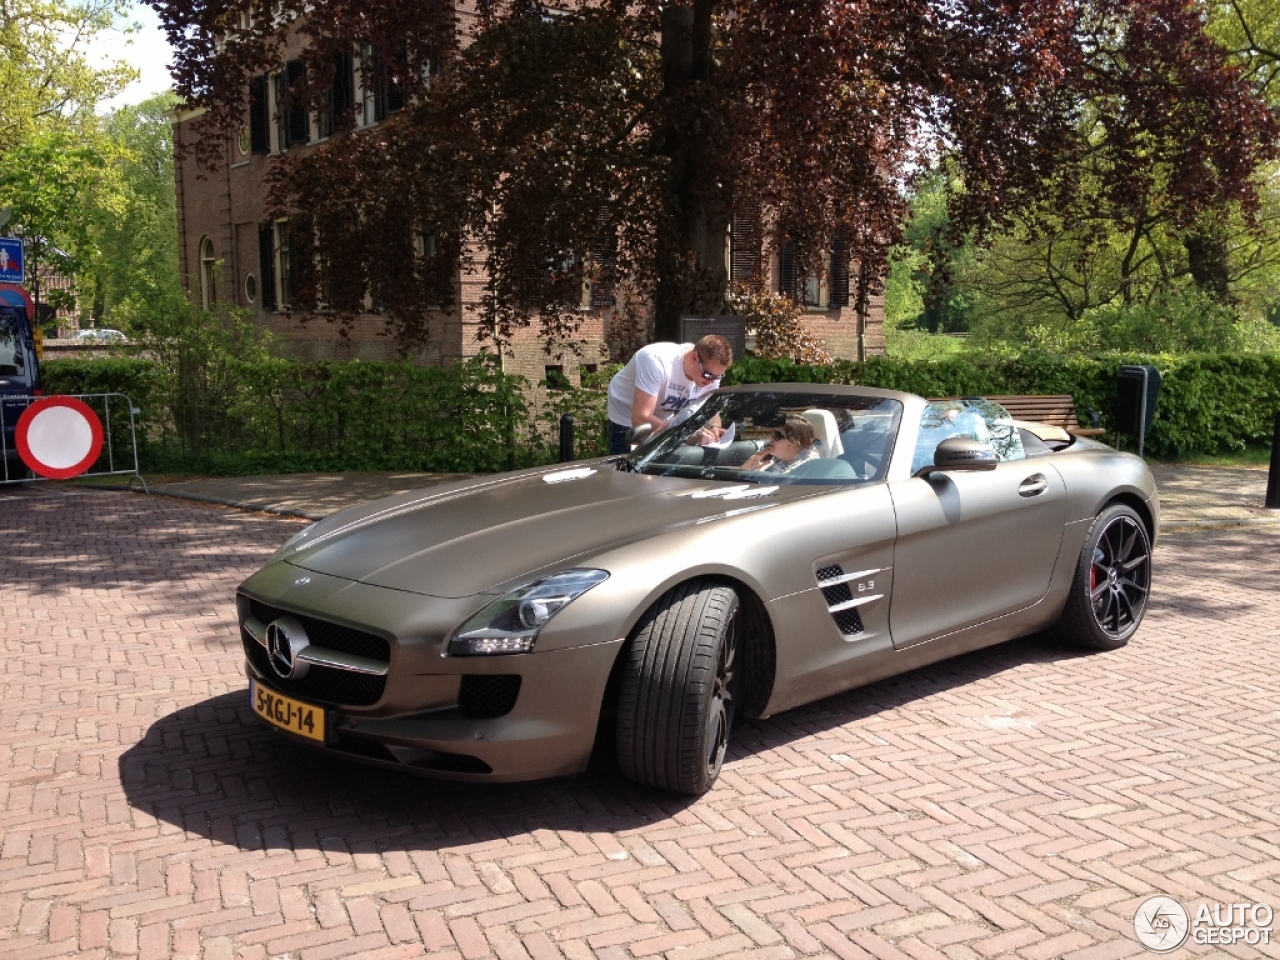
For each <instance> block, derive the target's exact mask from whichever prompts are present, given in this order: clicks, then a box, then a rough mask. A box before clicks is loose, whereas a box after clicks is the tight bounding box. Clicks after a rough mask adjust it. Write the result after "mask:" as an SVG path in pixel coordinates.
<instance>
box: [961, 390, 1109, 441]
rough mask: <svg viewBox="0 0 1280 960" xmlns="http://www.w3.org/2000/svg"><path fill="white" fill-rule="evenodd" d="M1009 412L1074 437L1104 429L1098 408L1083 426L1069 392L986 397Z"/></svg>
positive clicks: (1100, 431) (1091, 413) (1093, 434)
mask: <svg viewBox="0 0 1280 960" xmlns="http://www.w3.org/2000/svg"><path fill="white" fill-rule="evenodd" d="M944 399H948V400H954V399H956V398H955V397H946V398H944ZM986 399H987V400H990V401H991V402H993V403H998V404H1000V406H1002V407H1004V408H1005V409H1006V410H1008V411H1009V415H1010V416H1011V417H1013V419H1015V420H1031V421H1033V422H1035V423H1047V424H1049V425H1050V426H1054V427H1060V428H1061V429H1063V430H1066V431H1067V432H1068V433H1073V434H1075V435H1076V436H1077V437H1100V436H1102V435H1103V434H1104V433H1106V431H1105V430H1104V429H1103V428H1102V425H1101V423H1100V422H1099V418H1098V411H1097V410H1090V411H1089V414H1090V417H1091V419H1092V421H1093V425H1092V426H1088V427H1082V426H1080V421H1079V419H1078V418H1077V417H1076V402H1075V398H1073V397H1072V396H1071V394H1069V393H1063V394H1043V395H1034V394H1020V395H1018V396H1012V397H987V398H986Z"/></svg>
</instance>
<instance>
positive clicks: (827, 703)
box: [119, 636, 1077, 853]
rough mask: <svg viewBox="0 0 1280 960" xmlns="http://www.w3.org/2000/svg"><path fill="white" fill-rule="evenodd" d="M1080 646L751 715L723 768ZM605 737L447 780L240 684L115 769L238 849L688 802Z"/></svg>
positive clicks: (357, 845)
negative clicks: (549, 760)
mask: <svg viewBox="0 0 1280 960" xmlns="http://www.w3.org/2000/svg"><path fill="white" fill-rule="evenodd" d="M1076 655H1077V653H1076V651H1074V650H1068V649H1066V648H1064V647H1062V646H1060V645H1058V644H1056V643H1055V642H1053V641H1051V640H1049V639H1047V638H1044V637H1041V636H1035V637H1028V638H1025V639H1022V640H1015V641H1013V642H1011V643H1008V644H1004V645H1002V646H998V647H994V648H991V649H988V650H983V651H978V652H977V653H972V654H968V655H966V656H962V657H958V658H956V659H954V660H951V661H947V662H944V663H941V664H937V665H935V666H932V667H928V668H925V669H922V670H917V671H915V672H914V673H910V674H906V675H903V676H901V677H896V678H893V679H890V680H885V681H881V682H879V683H876V684H872V685H870V686H867V687H863V688H861V689H859V690H854V691H851V692H849V693H845V694H841V695H839V696H836V697H830V698H828V699H826V700H822V701H820V702H818V703H815V704H810V705H808V706H805V707H801V708H797V709H795V710H790V711H787V712H786V713H783V714H780V715H778V716H776V717H772V718H770V719H768V720H756V721H748V722H746V723H744V724H742V725H741V726H740V727H739V728H738V729H736V730H735V733H734V737H733V740H732V742H731V744H730V758H729V763H730V767H729V768H727V769H729V770H731V769H732V763H733V761H735V760H741V759H743V758H748V757H751V756H753V755H754V754H756V753H758V752H760V751H765V750H770V749H773V748H775V747H778V746H780V745H785V744H788V743H790V742H793V741H795V740H797V739H800V738H804V737H809V736H812V735H813V734H815V733H821V732H823V731H827V730H832V729H834V728H837V727H840V726H843V725H845V724H848V723H852V722H856V721H860V720H863V719H865V718H867V717H870V716H873V715H875V714H877V713H879V712H881V711H888V710H892V709H894V708H897V707H901V706H903V705H905V704H909V703H911V702H912V701H915V700H918V699H920V698H923V697H928V696H931V695H934V694H937V693H939V692H943V691H946V690H949V689H951V688H953V687H957V686H963V685H965V684H968V683H971V682H973V681H975V680H979V679H982V678H984V677H987V676H989V675H991V674H994V673H999V672H1001V671H1003V670H1007V669H1010V668H1012V667H1017V666H1020V665H1023V664H1028V663H1043V662H1050V661H1059V660H1063V659H1066V658H1070V657H1073V656H1076ZM610 736H611V735H610V734H608V733H606V734H605V735H603V736H601V737H600V738H599V740H598V742H597V748H596V753H595V755H594V756H593V758H592V762H591V765H590V767H589V768H588V770H587V771H586V772H585V773H583V774H581V775H579V776H577V777H569V778H559V779H553V780H544V781H537V782H532V783H518V784H474V783H452V782H447V781H438V780H429V779H425V778H421V777H418V776H416V775H414V774H411V773H401V772H399V771H396V770H392V769H388V768H381V767H371V766H365V765H361V764H358V763H355V762H353V761H347V760H344V759H341V758H339V757H336V756H333V755H330V754H322V753H320V752H317V751H312V750H309V749H306V748H304V747H300V746H295V745H294V743H293V742H292V741H289V740H286V739H285V738H284V737H283V736H279V735H277V734H275V733H273V732H271V731H269V730H267V729H266V728H265V727H263V726H262V724H261V723H260V722H259V721H258V720H257V718H256V717H254V715H253V714H252V712H251V711H250V710H249V706H248V693H247V691H242V692H237V693H234V694H225V695H223V696H219V697H214V698H212V699H209V700H205V701H203V702H201V703H198V704H195V705H194V706H191V707H186V708H184V709H182V710H178V711H176V712H174V713H171V714H169V715H168V716H166V717H164V718H162V719H160V720H159V721H157V722H156V723H154V724H153V725H152V726H151V727H150V728H149V729H148V730H147V732H146V734H145V736H144V737H143V739H142V740H141V741H140V742H139V743H137V744H136V745H134V746H133V747H131V748H130V749H129V750H127V751H126V752H125V753H124V754H123V755H122V756H121V758H120V761H119V772H120V780H121V784H122V786H123V788H124V792H125V796H126V798H127V800H128V802H129V803H130V804H131V805H132V806H133V807H135V808H137V809H138V810H141V811H144V812H145V813H147V814H149V815H151V816H153V817H155V818H156V819H158V820H161V821H163V822H165V823H170V824H173V825H174V826H176V827H179V828H181V829H182V830H184V831H186V832H188V833H191V834H194V835H196V836H200V837H204V838H206V839H211V840H216V841H219V842H222V843H226V844H231V845H235V846H237V847H239V848H240V849H242V850H260V849H294V850H307V849H312V850H334V849H343V848H346V849H348V850H349V851H350V852H352V853H357V852H370V851H374V850H377V851H384V850H387V849H404V850H422V849H431V850H434V849H439V848H442V847H457V846H463V845H469V844H476V843H485V842H489V841H492V840H497V839H503V838H507V837H513V836H522V835H525V834H527V833H529V832H530V831H533V830H545V829H551V830H559V829H566V830H573V831H586V832H590V831H597V830H598V831H609V832H617V831H625V830H631V829H636V828H639V827H642V826H645V825H648V824H652V823H656V822H661V821H665V820H668V819H670V818H671V817H673V816H675V815H676V814H678V813H679V812H680V811H681V810H684V809H686V808H687V807H689V806H690V805H692V804H694V803H696V802H697V798H693V797H682V796H673V795H670V794H664V793H662V792H660V791H656V790H650V789H648V788H645V787H641V786H637V785H635V784H633V783H630V782H628V781H626V780H624V779H622V777H621V775H620V774H619V773H618V770H617V764H616V760H615V758H614V756H613V747H612V743H611V740H610ZM712 796H714V794H713V795H712Z"/></svg>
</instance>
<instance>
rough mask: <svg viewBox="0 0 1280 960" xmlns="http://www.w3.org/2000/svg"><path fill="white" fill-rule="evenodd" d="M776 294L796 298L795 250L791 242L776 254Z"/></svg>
mask: <svg viewBox="0 0 1280 960" xmlns="http://www.w3.org/2000/svg"><path fill="white" fill-rule="evenodd" d="M778 292H779V293H782V294H785V295H786V296H788V297H790V298H791V299H792V300H794V299H795V298H796V248H795V245H794V244H793V243H791V241H787V243H786V244H785V245H784V246H783V248H782V249H781V250H780V251H779V252H778Z"/></svg>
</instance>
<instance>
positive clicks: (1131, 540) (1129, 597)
mask: <svg viewBox="0 0 1280 960" xmlns="http://www.w3.org/2000/svg"><path fill="white" fill-rule="evenodd" d="M797 418H802V419H803V420H805V421H807V422H808V424H809V426H810V428H811V429H800V430H795V429H793V428H794V427H795V424H796V420H797ZM800 426H801V427H803V424H802V425H800ZM704 428H712V429H710V430H706V429H704ZM783 428H786V429H787V430H789V431H791V433H793V434H795V436H796V442H797V443H798V444H801V445H804V444H806V443H807V446H805V450H804V451H803V455H802V456H801V455H796V456H793V457H792V459H791V460H790V461H777V462H775V461H772V460H770V459H769V456H768V454H767V452H762V448H763V447H764V446H765V445H766V444H771V443H772V442H773V440H774V438H780V437H782V436H783V433H784V430H783ZM710 435H718V436H719V439H718V440H717V441H716V442H714V443H711V444H706V445H697V444H695V443H694V442H692V441H695V440H703V439H706V438H707V437H708V436H710ZM810 437H813V438H816V440H815V441H814V442H812V443H808V441H809V440H810ZM771 449H777V450H783V449H788V452H791V451H790V450H789V448H784V447H783V446H781V445H779V446H778V447H776V448H774V447H771ZM1158 513H1159V501H1158V498H1157V496H1156V488H1155V483H1154V481H1153V479H1152V476H1151V473H1150V471H1149V470H1148V469H1147V467H1146V465H1145V464H1144V463H1143V462H1142V461H1141V460H1140V459H1138V458H1137V457H1134V456H1131V455H1129V454H1124V453H1118V452H1116V451H1115V450H1113V449H1111V448H1110V447H1106V446H1104V445H1102V444H1100V443H1096V442H1093V441H1090V440H1085V439H1076V438H1072V437H1070V436H1068V435H1067V434H1065V433H1063V432H1061V431H1058V430H1056V429H1055V428H1052V427H1045V426H1041V425H1035V424H1021V423H1017V422H1015V421H1013V420H1011V419H1010V418H1009V416H1008V414H1007V413H1006V412H1005V411H1004V410H1003V408H1001V407H998V406H996V405H995V404H992V403H989V402H987V401H985V400H981V399H965V400H959V401H950V402H934V403H930V402H927V401H925V400H923V399H921V398H919V397H915V396H911V395H909V394H905V393H895V392H892V391H887V390H873V389H869V388H861V387H828V386H813V385H800V384H786V385H769V386H742V387H732V388H729V389H725V390H721V391H718V392H717V393H715V394H713V395H711V397H709V398H708V399H707V400H706V401H705V402H704V403H703V404H702V405H701V406H699V407H698V408H697V409H696V410H694V411H693V412H692V413H691V414H689V415H688V416H687V417H686V418H685V419H684V420H683V421H682V422H679V423H677V424H674V425H672V426H670V427H668V429H666V430H664V431H663V432H661V433H659V434H657V435H655V436H652V437H650V438H648V439H647V440H646V441H645V442H643V443H642V444H641V445H640V446H639V447H638V448H636V449H635V450H633V452H632V453H631V454H630V455H629V456H626V457H613V458H605V459H600V460H592V461H586V462H579V463H574V464H571V465H559V466H552V467H539V468H536V469H532V470H523V471H520V472H516V473H509V474H504V475H499V476H493V477H488V478H482V479H475V480H466V481H461V482H456V483H450V484H447V485H443V486H438V487H432V488H430V489H427V490H423V491H419V492H416V493H412V494H407V495H403V496H398V497H392V498H389V499H386V500H380V501H377V502H375V503H370V504H367V505H364V506H361V507H356V508H353V509H350V510H345V511H342V512H341V513H337V514H335V515H333V516H331V517H329V518H327V519H325V520H323V521H321V522H320V523H317V524H315V525H314V526H311V527H309V528H307V529H306V530H304V531H303V532H301V533H299V534H298V535H297V536H295V537H293V538H292V539H291V540H290V541H289V542H288V543H286V544H285V545H284V546H283V547H281V548H280V550H279V551H278V552H277V553H276V555H275V556H274V557H272V558H271V561H270V562H269V563H268V564H267V565H266V566H265V567H264V568H263V569H262V570H261V571H259V572H258V573H256V574H254V575H253V576H252V577H250V578H249V579H248V580H247V581H245V583H244V584H243V585H242V586H241V588H240V591H239V596H238V598H237V602H238V606H239V616H240V624H241V628H242V630H241V633H242V637H243V641H244V647H245V654H246V658H247V668H248V674H249V678H250V698H251V703H252V706H253V709H254V711H255V712H256V713H257V714H258V715H259V716H260V717H262V719H263V720H265V721H266V722H267V723H270V724H271V725H272V726H274V727H276V728H278V729H280V730H283V731H285V732H287V733H288V734H289V735H290V736H291V737H294V738H296V739H297V740H299V741H300V742H303V743H309V744H311V745H313V746H318V747H323V748H324V749H327V750H329V751H332V752H334V753H336V754H340V755H342V756H346V757H352V758H357V759H361V760H367V761H371V762H374V763H381V764H387V765H394V766H396V767H399V768H401V769H411V770H416V771H421V772H423V773H428V774H432V775H436V776H441V777H450V778H455V779H467V780H475V781H483V780H493V781H498V780H519V779H529V778H535V777H548V776H554V775H558V774H569V773H574V772H576V771H580V770H582V769H583V768H584V767H585V766H586V765H587V761H588V759H589V757H590V755H591V752H592V747H593V743H594V742H595V740H596V736H597V731H598V730H599V729H605V730H612V731H616V733H615V737H616V743H617V755H618V762H619V765H620V767H621V769H622V771H623V773H624V774H625V775H626V776H628V777H631V778H633V779H635V780H638V781H640V782H642V783H645V784H650V785H652V786H655V787H660V788H664V789H667V790H673V791H680V792H684V793H693V794H697V793H701V792H703V791H705V790H707V789H709V788H710V787H711V785H712V783H714V781H715V779H716V777H717V775H718V774H719V772H720V767H721V764H722V763H723V760H724V756H725V748H726V745H727V743H728V740H729V736H730V729H731V727H732V724H733V720H734V715H735V713H737V712H738V711H742V712H743V713H744V714H745V715H748V716H753V717H765V716H769V715H770V714H774V713H777V712H779V711H781V710H786V709H788V708H790V707H794V706H797V705H799V704H803V703H808V702H809V701H812V700H817V699H818V698H820V697H825V696H828V695H830V694H833V693H837V692H839V691H842V690H848V689H850V688H852V687H857V686H859V685H861V684H866V683H871V682H872V681H875V680H879V679H881V678H883V677H887V676H890V675H893V674H897V673H901V672H903V671H905V670H911V669H913V668H915V667H919V666H921V665H923V664H927V663H931V662H934V661H936V660H941V659H943V658H945V657H951V656H955V655H956V654H959V653H963V652H965V651H969V650H974V649H976V648H978V647H982V646H986V645H988V644H993V643H1000V642H1001V641H1004V640H1008V639H1010V638H1012V637H1017V636H1020V635H1023V634H1027V633H1031V632H1033V631H1038V630H1043V629H1046V628H1054V629H1056V630H1057V631H1058V632H1059V633H1060V634H1062V635H1063V636H1065V637H1066V638H1068V639H1070V640H1072V641H1074V642H1076V643H1079V644H1083V645H1084V646H1087V647H1093V648H1098V649H1110V648H1114V647H1118V646H1120V645H1122V644H1124V643H1125V642H1126V641H1127V640H1128V639H1129V637H1131V636H1132V635H1133V632H1134V631H1135V630H1136V629H1137V628H1138V624H1139V623H1140V622H1141V620H1142V615H1143V612H1144V610H1145V609H1146V605H1147V593H1148V589H1149V587H1150V581H1151V544H1152V542H1153V540H1154V538H1155V533H1156V528H1157V523H1158ZM606 720H609V721H612V722H611V723H609V725H608V726H607V727H604V728H601V724H602V722H604V721H606Z"/></svg>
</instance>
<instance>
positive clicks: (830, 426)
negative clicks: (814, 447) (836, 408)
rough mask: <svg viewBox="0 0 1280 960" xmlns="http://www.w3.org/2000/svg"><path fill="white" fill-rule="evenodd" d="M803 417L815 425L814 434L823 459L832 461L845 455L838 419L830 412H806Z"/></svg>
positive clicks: (815, 410)
mask: <svg viewBox="0 0 1280 960" xmlns="http://www.w3.org/2000/svg"><path fill="white" fill-rule="evenodd" d="M801 416H803V417H804V418H805V419H806V420H808V421H809V422H810V423H811V424H813V432H814V434H815V435H816V436H817V438H818V443H819V444H820V446H819V447H818V452H819V453H820V454H822V456H823V459H831V458H832V457H838V456H840V454H842V453H844V444H842V443H841V442H840V431H839V430H838V429H837V428H836V418H835V416H834V415H833V414H832V413H831V411H830V410H817V409H814V410H806V411H805V412H804V413H803V414H801Z"/></svg>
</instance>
